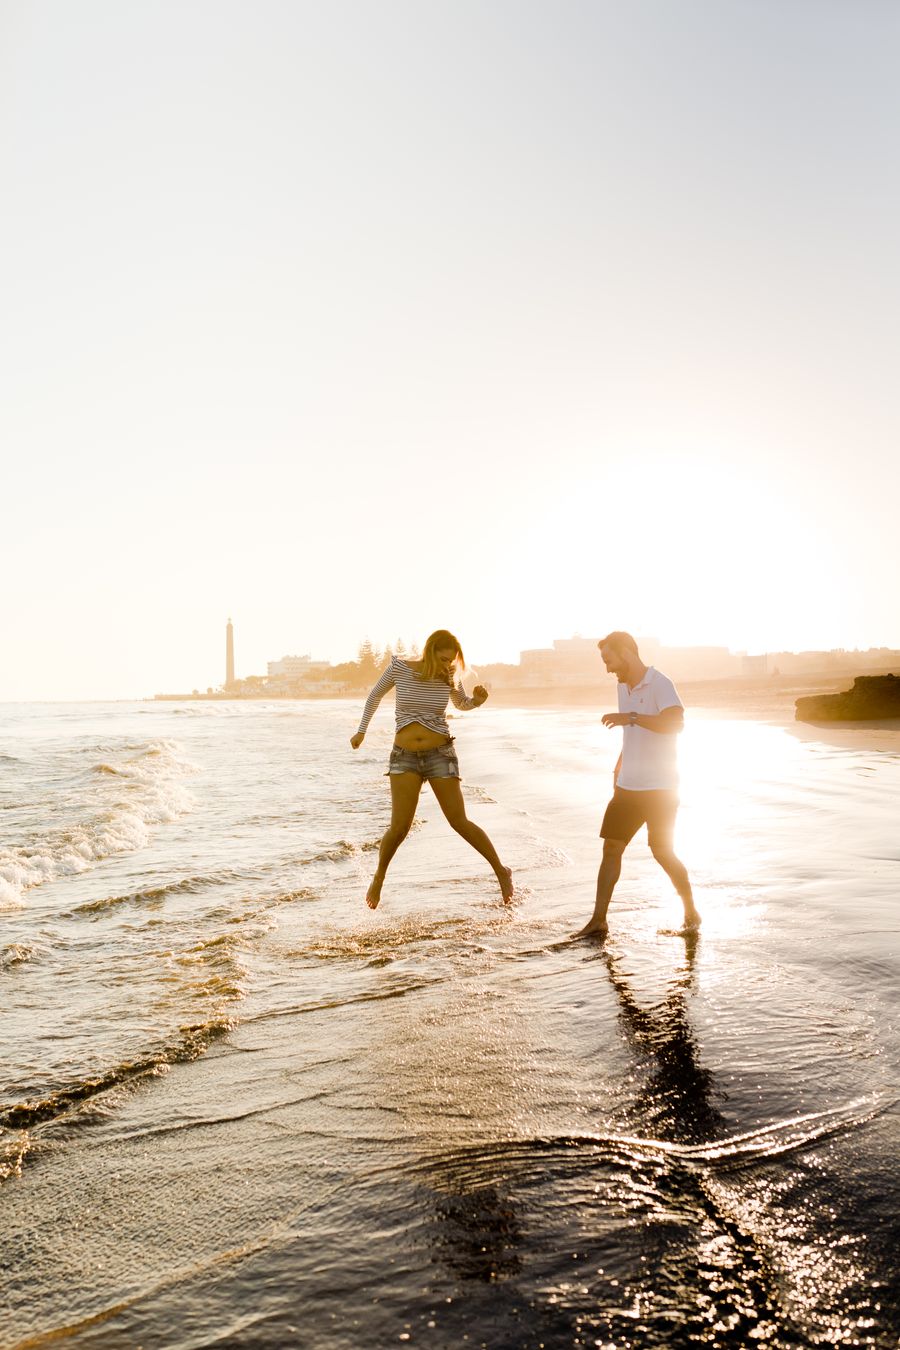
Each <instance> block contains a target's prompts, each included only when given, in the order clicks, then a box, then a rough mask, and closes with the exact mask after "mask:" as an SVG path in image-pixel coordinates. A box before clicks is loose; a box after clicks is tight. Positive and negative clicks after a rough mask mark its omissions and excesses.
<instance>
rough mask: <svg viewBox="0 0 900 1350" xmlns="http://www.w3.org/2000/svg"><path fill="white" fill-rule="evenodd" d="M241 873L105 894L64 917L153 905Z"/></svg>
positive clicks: (216, 874) (215, 875)
mask: <svg viewBox="0 0 900 1350" xmlns="http://www.w3.org/2000/svg"><path fill="white" fill-rule="evenodd" d="M240 879H241V873H239V872H236V871H233V870H232V869H230V868H229V869H227V870H225V871H222V872H211V873H208V874H205V875H200V876H194V877H182V878H181V879H180V880H178V881H167V882H164V883H163V884H162V885H160V886H146V887H144V888H143V889H142V890H139V891H128V892H127V893H126V894H125V895H105V896H102V897H101V898H100V899H98V900H86V901H85V902H84V904H81V905H75V907H74V908H73V909H71V910H69V912H68V914H67V915H66V916H64V917H72V916H74V915H76V914H102V913H103V912H104V911H105V910H110V909H118V908H119V906H120V905H152V904H157V903H158V902H159V901H160V900H164V899H165V898H166V896H168V895H190V894H193V893H195V892H197V891H203V890H206V889H207V888H208V887H210V886H221V885H223V884H224V883H227V882H229V881H238V880H240Z"/></svg>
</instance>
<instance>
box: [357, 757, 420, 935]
mask: <svg viewBox="0 0 900 1350" xmlns="http://www.w3.org/2000/svg"><path fill="white" fill-rule="evenodd" d="M388 781H389V782H390V785H391V823H390V825H389V826H388V827H387V829H386V830H385V832H384V838H383V839H382V841H381V843H380V845H379V847H378V866H377V868H376V869H375V875H374V877H373V878H372V884H371V885H370V886H369V889H368V891H367V892H366V904H367V905H368V906H369V909H377V908H378V901H379V900H380V899H381V888H382V886H383V885H384V878H385V876H386V875H387V870H388V867H389V866H390V863H391V858H393V856H394V854H395V853H396V852H397V849H398V848H399V847H400V845H401V844H402V843H403V840H404V839H405V838H406V836H407V835H408V834H409V832H410V829H411V828H412V823H413V821H414V820H415V818H416V803H417V802H418V800H419V793H420V792H421V790H422V780H421V778H420V777H419V775H418V774H417V773H392V774H391V775H390V776H389V779H388Z"/></svg>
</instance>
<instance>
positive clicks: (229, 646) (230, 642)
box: [225, 619, 234, 689]
mask: <svg viewBox="0 0 900 1350" xmlns="http://www.w3.org/2000/svg"><path fill="white" fill-rule="evenodd" d="M233 684H234V627H233V626H232V623H231V619H229V620H228V623H227V624H226V626H225V688H226V689H230V688H231V686H232V685H233Z"/></svg>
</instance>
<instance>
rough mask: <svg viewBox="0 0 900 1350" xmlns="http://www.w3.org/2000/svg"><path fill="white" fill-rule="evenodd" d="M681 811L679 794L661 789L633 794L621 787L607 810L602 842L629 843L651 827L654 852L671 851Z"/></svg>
mask: <svg viewBox="0 0 900 1350" xmlns="http://www.w3.org/2000/svg"><path fill="white" fill-rule="evenodd" d="M677 811H678V793H677V792H674V791H672V792H668V791H665V790H664V789H657V790H655V791H653V792H629V790H628V789H627V788H620V787H617V788H616V790H615V792H614V793H613V797H612V801H611V802H610V803H609V805H608V806H607V808H606V813H605V815H604V817H603V824H602V825H601V826H600V838H601V839H620V840H621V841H622V843H624V844H627V843H629V842H630V841H631V840H632V839H633V838H634V836H635V835H636V834H637V832H638V830H639V829H640V828H641V826H642V825H646V826H647V842H648V843H649V845H650V847H651V848H654V847H662V848H671V846H672V837H673V835H674V833H675V816H676V814H677Z"/></svg>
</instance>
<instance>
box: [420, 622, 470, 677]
mask: <svg viewBox="0 0 900 1350" xmlns="http://www.w3.org/2000/svg"><path fill="white" fill-rule="evenodd" d="M439 647H455V648H456V669H457V672H458V671H460V670H465V668H466V658H465V657H464V656H463V649H462V647H461V646H460V645H459V638H455V637H454V636H453V634H452V633H448V632H447V630H446V628H439V629H438V630H437V632H436V633H432V634H431V635H430V636H429V637H427V638H426V639H425V649H424V651H423V652H422V670H421V672H420V674H419V678H420V679H421V680H443V679H445V678H446V677H445V675H444V673H443V671H442V670H441V668H440V667H439V665H438V660H437V652H438V648H439ZM450 683H451V684H452V683H453V681H452V680H451V681H450Z"/></svg>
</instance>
